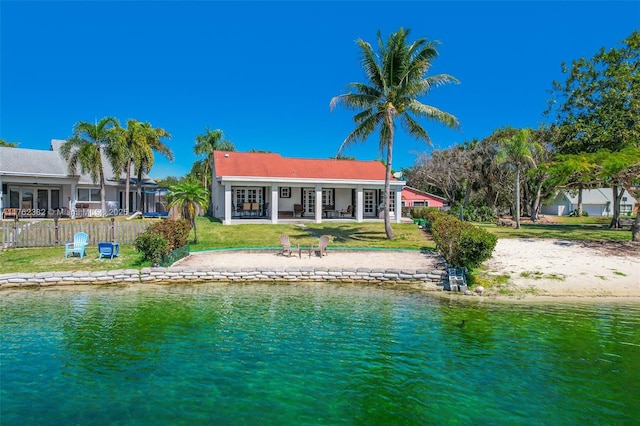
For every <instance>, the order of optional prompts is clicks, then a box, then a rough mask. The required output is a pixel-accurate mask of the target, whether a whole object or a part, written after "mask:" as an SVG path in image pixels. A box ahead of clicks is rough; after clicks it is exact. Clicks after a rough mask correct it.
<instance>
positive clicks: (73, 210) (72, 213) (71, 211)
mask: <svg viewBox="0 0 640 426" xmlns="http://www.w3.org/2000/svg"><path fill="white" fill-rule="evenodd" d="M77 194H78V190H77V188H76V184H75V182H74V183H72V184H71V197H70V198H69V215H70V216H71V219H75V218H76V195H77Z"/></svg>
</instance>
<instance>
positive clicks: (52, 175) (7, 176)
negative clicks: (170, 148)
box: [0, 139, 157, 218]
mask: <svg viewBox="0 0 640 426" xmlns="http://www.w3.org/2000/svg"><path fill="white" fill-rule="evenodd" d="M64 142H65V141H63V140H55V139H54V140H52V141H51V149H50V150H49V151H45V150H37V149H23V148H7V147H0V211H2V210H3V209H9V208H10V209H18V210H19V214H20V216H23V217H51V216H54V215H63V216H70V217H82V216H99V215H100V209H101V202H100V185H99V184H95V183H93V181H92V180H91V177H90V176H88V175H84V174H82V175H71V174H70V173H69V168H68V166H67V162H66V161H65V159H64V158H63V157H62V155H60V152H59V151H60V147H61V146H62V144H63V143H64ZM104 164H105V167H104V173H105V178H106V199H107V212H106V214H107V215H108V216H112V215H119V214H126V213H127V212H125V211H124V208H125V202H124V192H125V182H124V180H125V174H124V173H122V175H121V176H120V179H116V178H115V177H114V175H113V171H112V170H111V165H110V164H109V162H108V161H106V160H104ZM78 171H79V168H78ZM130 185H131V186H130V188H129V189H130V192H129V197H130V198H129V199H130V210H131V211H135V210H136V209H137V206H136V204H135V203H136V196H135V194H136V191H137V177H132V178H131V183H130ZM142 187H143V196H144V197H145V210H147V211H155V207H156V206H155V197H154V195H155V194H154V192H155V189H156V188H157V185H156V183H155V182H154V181H153V180H151V179H150V178H149V177H148V176H146V175H145V176H143V180H142ZM0 218H2V215H1V214H0Z"/></svg>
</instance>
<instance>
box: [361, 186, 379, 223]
mask: <svg viewBox="0 0 640 426" xmlns="http://www.w3.org/2000/svg"><path fill="white" fill-rule="evenodd" d="M363 195H364V201H363V206H362V207H363V215H364V216H367V217H371V216H375V215H376V191H375V190H373V189H365V190H364V191H363Z"/></svg>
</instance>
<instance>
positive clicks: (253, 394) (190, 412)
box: [0, 284, 640, 425]
mask: <svg viewBox="0 0 640 426" xmlns="http://www.w3.org/2000/svg"><path fill="white" fill-rule="evenodd" d="M0 308H1V311H0V312H1V313H0V320H1V322H0V327H1V328H0V331H1V332H2V343H1V345H2V346H1V354H0V355H1V359H0V362H1V370H0V374H1V376H0V416H1V417H0V423H1V424H2V425H38V424H42V425H72V424H92V425H179V424H183V425H197V424H220V425H224V424H229V425H231V424H233V425H238V424H247V425H301V424H314V425H324V424H331V425H340V424H349V425H351V424H362V425H393V424H397V425H431V424H436V425H437V424H454V425H455V424H460V425H472V424H473V425H482V424H531V425H533V424H535V425H538V424H554V425H556V424H566V425H577V424H634V423H635V424H638V422H640V420H639V417H638V416H639V414H638V413H639V407H640V327H639V325H640V305H637V304H625V303H607V302H594V303H579V304H576V303H573V304H562V303H554V304H540V303H533V304H529V305H524V304H500V303H492V302H491V301H487V300H484V301H482V302H478V301H477V299H476V301H470V300H467V299H464V300H462V301H451V300H448V299H438V298H433V297H430V296H429V295H425V294H421V293H419V292H415V291H409V290H402V291H400V290H391V289H383V288H367V287H359V286H335V285H321V284H318V285H310V284H305V285H289V284H287V285H267V284H251V285H241V284H237V285H202V286H183V287H149V288H144V287H137V288H106V289H96V288H90V289H73V290H62V289H48V290H46V291H43V290H41V291H4V292H2V293H0Z"/></svg>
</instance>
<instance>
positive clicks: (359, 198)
mask: <svg viewBox="0 0 640 426" xmlns="http://www.w3.org/2000/svg"><path fill="white" fill-rule="evenodd" d="M356 204H357V205H358V208H357V209H356V222H362V221H363V218H364V191H363V188H362V185H358V186H357V187H356Z"/></svg>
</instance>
